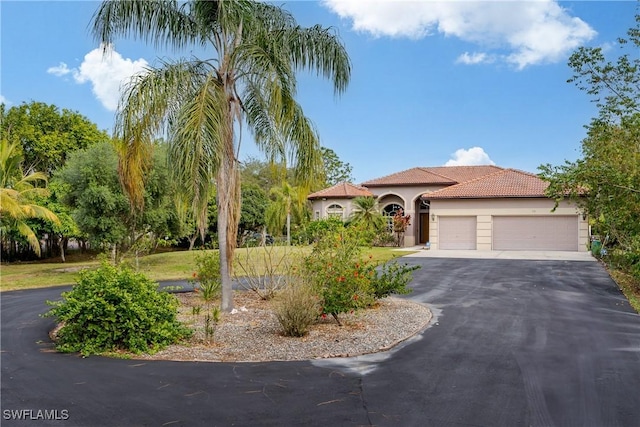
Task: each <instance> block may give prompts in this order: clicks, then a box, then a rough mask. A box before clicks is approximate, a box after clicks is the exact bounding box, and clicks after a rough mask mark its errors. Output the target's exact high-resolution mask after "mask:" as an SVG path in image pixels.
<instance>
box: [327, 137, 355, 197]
mask: <svg viewBox="0 0 640 427" xmlns="http://www.w3.org/2000/svg"><path fill="white" fill-rule="evenodd" d="M320 150H322V164H323V165H324V171H325V174H326V177H325V186H327V187H330V186H332V185H335V184H338V183H340V182H353V174H352V172H353V167H352V166H351V165H350V164H349V163H345V162H343V161H342V160H340V158H339V157H338V155H337V154H336V152H335V151H333V150H332V149H330V148H326V147H322V148H321V149H320Z"/></svg>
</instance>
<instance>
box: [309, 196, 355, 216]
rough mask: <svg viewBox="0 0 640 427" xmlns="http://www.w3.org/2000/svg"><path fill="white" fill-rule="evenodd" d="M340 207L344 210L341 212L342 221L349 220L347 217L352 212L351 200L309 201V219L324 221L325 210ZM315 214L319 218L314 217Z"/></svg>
mask: <svg viewBox="0 0 640 427" xmlns="http://www.w3.org/2000/svg"><path fill="white" fill-rule="evenodd" d="M334 204H336V205H340V206H342V208H343V209H344V210H343V212H342V219H343V220H344V221H346V220H347V219H349V215H351V212H352V211H353V199H318V200H312V201H311V215H312V216H311V218H313V219H326V218H328V216H329V215H328V214H327V208H329V206H331V205H334ZM316 212H318V213H319V218H317V217H316Z"/></svg>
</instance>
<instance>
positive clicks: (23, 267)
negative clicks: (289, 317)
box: [0, 246, 410, 291]
mask: <svg viewBox="0 0 640 427" xmlns="http://www.w3.org/2000/svg"><path fill="white" fill-rule="evenodd" d="M394 249H395V248H365V249H363V251H362V254H363V256H364V257H368V256H369V255H372V257H373V260H375V261H381V262H383V261H388V260H390V259H393V258H396V257H399V256H403V255H407V254H409V253H410V252H405V251H394ZM272 250H273V251H274V253H273V255H274V256H277V255H278V254H281V253H282V252H283V251H286V250H289V251H292V252H294V253H308V252H309V251H310V250H311V248H310V247H298V246H294V247H290V248H286V247H284V246H276V247H273V248H272ZM246 251H247V250H246V249H244V248H241V249H238V250H237V251H236V255H240V256H242V257H246V256H249V260H250V262H253V263H255V264H256V266H257V267H256V268H257V270H258V271H260V270H261V268H262V267H261V266H262V265H263V263H264V261H263V259H264V256H263V254H264V252H263V251H264V248H251V249H249V252H248V253H247V252H246ZM198 253H201V251H173V252H164V253H159V254H154V255H147V256H145V257H141V258H140V259H139V265H138V270H139V271H140V272H142V273H144V274H146V275H147V276H148V277H150V278H151V279H153V280H158V281H159V280H180V279H188V278H190V277H191V276H192V275H193V272H194V269H195V256H196V254H198ZM247 254H248V255H247ZM126 262H127V263H129V264H130V265H131V266H132V267H134V268H135V267H136V261H135V259H128V260H127V261H126ZM98 265H100V262H99V261H98V260H96V259H90V260H81V261H73V257H70V261H69V262H66V263H61V262H49V261H47V262H19V263H8V264H5V263H3V264H2V267H1V270H0V291H9V290H16V289H31V288H44V287H49V286H57V285H65V284H72V283H75V280H76V277H77V275H78V271H80V270H82V269H87V268H96V267H97V266H98Z"/></svg>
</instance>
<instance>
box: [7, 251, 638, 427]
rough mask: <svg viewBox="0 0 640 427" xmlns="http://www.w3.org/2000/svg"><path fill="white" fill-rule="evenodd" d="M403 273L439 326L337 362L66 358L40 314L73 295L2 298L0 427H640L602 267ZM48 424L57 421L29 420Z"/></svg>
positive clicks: (490, 264) (494, 263)
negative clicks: (51, 302)
mask: <svg viewBox="0 0 640 427" xmlns="http://www.w3.org/2000/svg"><path fill="white" fill-rule="evenodd" d="M402 260H403V261H406V262H407V263H409V264H417V265H420V266H422V268H421V269H420V270H417V271H415V272H414V281H413V283H412V287H413V288H414V292H413V293H412V294H410V295H408V296H406V297H407V298H410V299H413V300H415V301H419V302H421V303H424V304H427V305H428V306H429V307H430V308H431V309H432V311H433V313H434V318H433V320H432V322H431V325H430V326H429V327H428V328H427V329H426V330H425V331H423V332H422V333H421V334H419V335H417V336H416V337H414V338H413V339H410V340H409V341H407V342H405V343H404V344H403V345H401V346H400V347H397V348H395V349H393V350H391V351H388V352H384V353H378V354H375V355H369V356H361V357H355V358H343V359H325V360H314V361H301V362H265V363H201V362H200V363H195V362H194V363H190V362H167V361H157V362H156V361H138V360H118V359H109V358H103V357H89V358H81V357H79V356H78V355H69V354H66V355H65V354H58V353H56V352H54V351H53V348H52V344H51V342H50V341H49V338H48V335H47V332H48V331H49V330H50V329H51V327H52V326H53V320H52V319H48V318H46V319H43V318H41V317H39V314H40V313H43V312H44V311H46V309H47V307H46V306H45V303H44V302H45V300H47V299H55V298H57V297H58V296H59V294H60V291H61V290H62V289H63V288H49V289H37V290H29V291H15V292H3V293H2V294H1V295H0V298H1V309H2V311H1V320H2V325H1V333H2V336H1V346H2V349H1V350H2V352H1V353H0V354H1V356H0V357H1V359H0V361H1V373H2V377H1V406H2V416H3V419H2V425H3V426H48V425H58V426H248V425H251V426H288V425H309V426H327V425H331V426H363V425H374V426H425V425H426V426H445V427H446V426H457V427H462V426H524V425H526V426H558V427H564V426H594V427H603V426H637V425H638V420H640V394H639V393H638V384H640V316H639V315H638V314H636V313H635V312H634V311H633V310H632V309H631V307H630V306H629V304H628V302H627V301H626V300H625V299H624V298H623V296H622V295H621V293H620V291H619V290H618V289H617V287H616V285H615V284H614V282H613V281H612V280H611V279H610V278H609V276H608V275H607V273H606V272H605V270H604V269H603V267H602V266H601V264H599V263H596V262H589V263H586V262H576V261H564V260H559V261H531V260H506V259H451V258H430V257H424V258H421V257H413V258H403V259H402ZM38 410H40V411H45V410H46V411H50V412H48V413H44V412H42V413H41V414H42V416H43V417H45V415H47V414H48V415H49V417H50V418H51V417H52V416H53V415H57V416H58V418H59V419H57V420H43V419H35V420H34V419H33V418H34V417H37V416H38V415H39V414H40V413H38V412H37V411H38ZM25 411H26V412H25ZM29 411H30V412H29ZM54 411H57V412H54ZM17 414H23V417H24V416H26V415H24V414H27V415H28V416H29V417H30V419H28V420H17V419H15V417H16V416H17ZM62 418H65V419H62Z"/></svg>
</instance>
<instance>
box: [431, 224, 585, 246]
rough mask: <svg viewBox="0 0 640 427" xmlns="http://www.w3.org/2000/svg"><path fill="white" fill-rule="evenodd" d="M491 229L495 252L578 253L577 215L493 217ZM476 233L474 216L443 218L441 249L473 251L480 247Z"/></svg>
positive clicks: (439, 233)
mask: <svg viewBox="0 0 640 427" xmlns="http://www.w3.org/2000/svg"><path fill="white" fill-rule="evenodd" d="M487 225H488V224H487ZM490 227H491V229H492V231H491V233H492V249H493V250H501V251H523V250H533V251H577V250H578V216H577V215H570V216H569V215H568V216H560V215H541V216H494V217H493V218H492V224H491V225H490ZM476 230H477V219H476V217H475V216H441V217H440V218H439V224H438V240H439V248H440V249H450V250H451V249H470V250H474V249H476V247H477V237H476V236H477V231H476Z"/></svg>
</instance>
